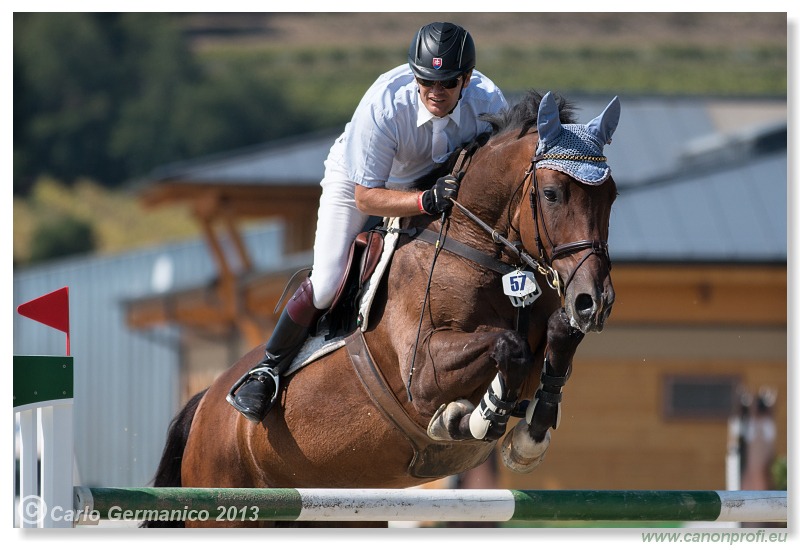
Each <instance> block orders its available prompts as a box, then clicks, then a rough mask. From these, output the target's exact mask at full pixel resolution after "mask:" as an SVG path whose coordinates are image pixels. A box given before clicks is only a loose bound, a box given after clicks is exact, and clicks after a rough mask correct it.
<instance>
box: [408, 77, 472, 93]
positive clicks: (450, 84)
mask: <svg viewBox="0 0 800 550" xmlns="http://www.w3.org/2000/svg"><path fill="white" fill-rule="evenodd" d="M460 80H461V77H460V76H457V77H455V78H449V79H447V80H427V79H425V78H417V83H418V84H419V85H420V86H423V87H425V88H433V87H434V86H435V85H436V84H437V83H439V84H441V85H442V88H444V89H445V90H452V89H453V88H455V87H456V86H458V83H459V81H460Z"/></svg>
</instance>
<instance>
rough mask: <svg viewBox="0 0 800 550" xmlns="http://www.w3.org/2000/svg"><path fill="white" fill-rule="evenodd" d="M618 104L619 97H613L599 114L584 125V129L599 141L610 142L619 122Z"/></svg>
mask: <svg viewBox="0 0 800 550" xmlns="http://www.w3.org/2000/svg"><path fill="white" fill-rule="evenodd" d="M619 115H620V105H619V97H616V96H615V97H614V99H612V100H611V103H609V104H608V106H607V107H606V108H605V110H604V111H603V112H602V113H600V116H598V117H597V118H595V119H594V120H592V121H591V122H590V123H589V124H587V125H586V130H588V131H589V133H591V134H592V135H593V136H595V137H597V139H598V140H600V143H611V136H612V135H614V131H615V130H616V129H617V124H619Z"/></svg>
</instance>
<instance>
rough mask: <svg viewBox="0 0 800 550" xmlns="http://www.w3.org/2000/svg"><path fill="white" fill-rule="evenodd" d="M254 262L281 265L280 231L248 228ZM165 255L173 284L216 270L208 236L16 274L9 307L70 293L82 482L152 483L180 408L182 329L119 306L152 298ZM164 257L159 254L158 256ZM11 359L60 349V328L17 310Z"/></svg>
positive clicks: (180, 284) (192, 280) (77, 449)
mask: <svg viewBox="0 0 800 550" xmlns="http://www.w3.org/2000/svg"><path fill="white" fill-rule="evenodd" d="M245 238H246V240H247V241H248V243H249V244H250V243H252V246H254V248H253V249H252V250H253V256H254V261H255V263H256V265H258V266H259V267H269V266H275V265H279V263H280V259H281V248H280V243H281V241H282V228H281V227H280V226H279V225H277V224H266V225H261V226H259V227H257V228H254V229H251V230H249V231H247V232H246V234H245ZM164 257H166V258H169V261H171V263H172V266H173V285H172V287H171V288H174V287H184V286H192V285H199V284H202V283H204V282H206V281H207V280H208V279H210V278H211V277H212V276H213V275H214V273H215V266H214V264H213V262H212V260H211V257H210V255H209V253H208V250H207V248H206V245H205V243H204V242H202V241H200V240H197V241H190V242H184V243H177V244H171V245H166V246H162V247H158V248H152V249H146V250H139V251H136V252H133V253H130V254H124V255H117V256H107V257H92V256H90V257H85V258H78V259H70V260H65V261H56V262H52V263H49V264H47V265H45V266H41V267H35V268H30V269H25V270H17V271H16V272H15V273H14V307H15V308H16V306H18V305H19V304H21V303H24V302H27V301H29V300H32V299H34V298H37V297H39V296H41V295H43V294H46V293H48V292H51V291H53V290H56V289H59V288H61V287H64V286H68V287H69V291H70V332H71V337H72V342H71V355H72V356H73V357H74V358H75V373H76V374H75V455H76V460H77V465H78V472H79V476H80V479H79V480H78V481H79V482H80V483H82V484H86V485H101V486H140V485H147V484H149V483H150V481H151V479H152V476H153V474H154V472H155V469H156V466H157V464H158V460H159V459H160V456H161V451H162V449H163V445H164V441H165V434H166V430H167V427H168V425H169V422H170V421H171V420H172V417H173V416H174V415H175V413H176V412H177V410H178V407H179V406H180V405H181V404H180V403H178V396H179V390H180V388H179V366H180V350H179V349H178V347H177V346H178V342H179V334H180V333H179V331H178V329H177V328H174V327H165V328H159V329H155V330H152V331H149V332H148V333H143V332H132V331H130V330H128V328H127V327H126V325H125V319H124V308H123V304H122V302H123V301H125V300H128V299H131V298H135V297H139V296H143V295H149V294H152V293H153V292H154V291H153V288H152V279H153V269H154V266H155V265H156V262H157V261H159V258H164ZM162 261H163V260H162ZM13 328H14V344H13V348H14V350H13V353H14V354H15V355H64V354H65V351H66V349H65V339H64V337H63V334H62V333H60V332H58V331H55V330H53V329H51V328H49V327H46V326H44V325H41V324H39V323H36V322H34V321H32V320H30V319H27V318H24V317H22V316H20V315H18V314H16V313H14V324H13Z"/></svg>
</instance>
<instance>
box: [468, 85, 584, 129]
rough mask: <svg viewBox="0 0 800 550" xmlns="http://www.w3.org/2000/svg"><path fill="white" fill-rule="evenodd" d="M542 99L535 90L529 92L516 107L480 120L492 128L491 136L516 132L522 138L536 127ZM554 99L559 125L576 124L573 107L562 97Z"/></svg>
mask: <svg viewBox="0 0 800 550" xmlns="http://www.w3.org/2000/svg"><path fill="white" fill-rule="evenodd" d="M542 97H543V94H542V93H540V92H538V91H536V90H529V91H528V92H527V93H526V94H525V96H524V97H523V98H522V99H521V100H520V101H519V102H518V103H517V104H516V105H514V106H512V107H509V108H508V109H504V110H503V111H500V112H499V113H497V114H494V115H483V116H481V120H485V121H486V122H488V123H489V124H490V125H491V126H492V135H493V136H496V135H500V134H505V133H508V132H512V131H515V130H518V131H519V134H518V136H517V137H522V136H524V135H525V134H527V133H528V131H529V130H530V129H531V128H533V127H535V126H536V119H537V118H538V117H539V103H541V101H542ZM555 99H556V102H557V103H558V112H559V114H560V116H559V118H560V119H561V124H574V123H576V122H577V119H576V116H575V106H574V105H573V104H572V103H571V102H570V101H568V100H567V99H564V98H563V97H560V96H555Z"/></svg>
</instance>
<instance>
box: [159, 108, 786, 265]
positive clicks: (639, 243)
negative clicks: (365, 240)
mask: <svg viewBox="0 0 800 550" xmlns="http://www.w3.org/2000/svg"><path fill="white" fill-rule="evenodd" d="M571 99H572V100H573V101H574V102H575V103H576V105H577V106H578V119H579V121H581V122H584V123H585V122H588V121H589V120H591V119H592V118H594V117H595V116H596V115H597V114H599V113H600V112H601V111H602V110H603V108H604V107H605V106H606V105H607V104H608V101H609V100H610V97H582V98H571ZM512 101H513V100H512ZM620 101H621V104H622V116H621V119H620V124H619V128H618V129H617V132H616V134H615V135H614V139H613V142H612V144H611V145H608V146H607V147H606V149H605V152H606V154H607V156H608V159H609V164H610V165H611V167H612V171H613V174H614V178H615V180H616V181H617V184H618V186H619V190H620V196H619V199H618V200H617V202H616V203H615V207H614V209H613V212H612V220H611V235H610V246H611V250H612V256H613V258H614V260H615V261H654V262H659V261H665V262H683V261H689V262H706V261H710V262H785V261H786V256H787V252H786V247H787V202H786V198H787V177H788V171H787V145H786V144H787V137H786V134H787V131H786V128H787V122H786V120H787V117H786V102H785V100H780V99H778V100H736V99H713V98H712V99H709V98H684V97H681V98H653V97H625V96H623V97H621V98H620ZM339 132H340V130H338V129H337V130H335V131H330V132H322V133H317V134H313V135H310V136H302V137H299V138H298V137H295V138H292V139H288V140H281V141H277V142H270V143H267V144H264V145H261V146H258V147H252V148H248V149H245V150H239V151H233V152H230V153H226V154H222V155H217V156H214V157H209V158H203V159H198V160H196V161H191V162H186V163H180V164H173V165H168V166H165V167H163V168H161V169H159V170H158V171H156V172H154V173H153V174H152V175H151V177H150V182H151V183H152V184H153V185H154V186H156V187H158V186H159V185H165V184H166V185H169V184H173V185H175V184H179V183H181V184H192V185H201V186H202V185H203V184H205V183H207V184H209V185H219V184H220V183H221V182H224V184H225V185H230V186H247V185H257V186H266V187H269V186H280V187H284V188H285V187H286V186H290V187H294V186H298V187H307V186H317V185H318V183H319V181H320V179H321V178H322V175H323V170H324V167H323V162H324V160H325V157H326V156H327V153H328V150H329V148H330V146H331V144H332V143H333V140H334V139H335V138H336V136H337V135H338V134H339Z"/></svg>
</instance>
